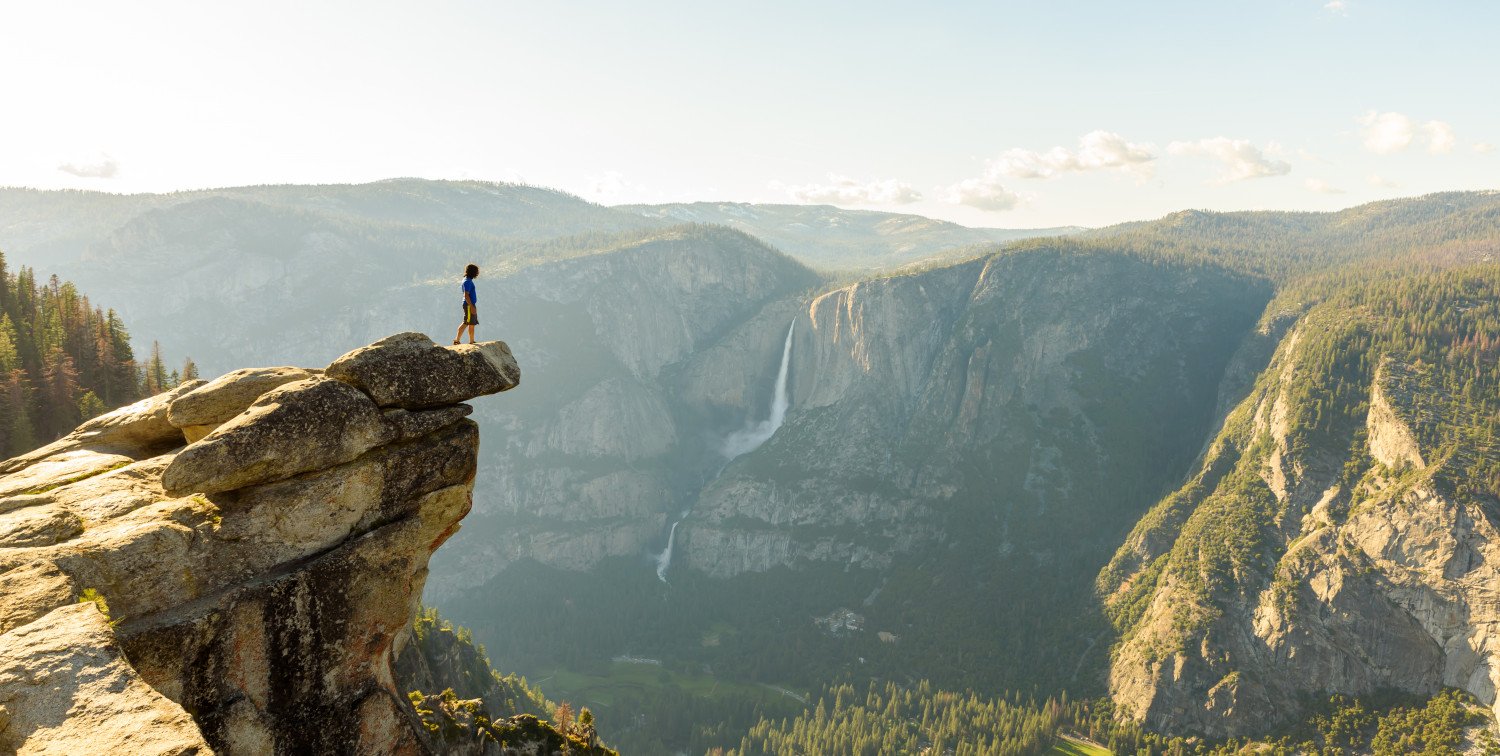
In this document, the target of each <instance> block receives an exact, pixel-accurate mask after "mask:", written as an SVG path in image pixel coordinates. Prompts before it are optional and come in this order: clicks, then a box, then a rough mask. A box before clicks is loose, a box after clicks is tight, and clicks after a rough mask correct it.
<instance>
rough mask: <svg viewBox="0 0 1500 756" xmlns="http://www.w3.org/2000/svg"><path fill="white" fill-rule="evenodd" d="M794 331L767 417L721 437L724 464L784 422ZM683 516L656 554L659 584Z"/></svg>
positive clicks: (794, 324)
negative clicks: (665, 545)
mask: <svg viewBox="0 0 1500 756" xmlns="http://www.w3.org/2000/svg"><path fill="white" fill-rule="evenodd" d="M796 330H797V321H796V320H793V321H792V324H791V325H790V326H788V327H787V329H786V343H785V344H782V346H781V368H780V369H779V370H777V371H776V390H775V392H773V393H772V395H771V416H770V417H767V418H766V419H765V420H762V421H760V422H758V423H755V424H753V425H746V426H745V427H744V428H742V429H740V430H737V431H735V432H733V433H731V434H729V435H728V436H726V437H725V438H724V443H723V444H722V445H721V446H720V447H719V449H720V451H721V452H722V453H723V454H724V457H725V459H726V462H725V464H728V462H727V460H732V459H734V458H735V457H738V456H740V455H743V454H748V453H750V452H753V451H755V450H756V449H759V448H760V445H761V444H764V443H765V442H766V441H769V440H770V438H771V436H773V435H775V434H776V430H777V429H778V428H780V427H781V424H782V423H783V422H785V421H786V411H787V408H788V407H789V406H791V399H790V398H789V397H788V396H787V391H786V376H787V372H788V368H789V365H790V364H791V361H792V334H793V333H794V332H795V331H796ZM687 515H688V513H687V512H683V513H682V515H681V516H679V517H678V518H677V519H676V520H674V521H672V529H671V530H670V531H668V532H667V547H666V548H665V549H662V551H661V553H660V554H658V555H657V556H656V577H657V578H658V579H659V580H661V581H662V582H663V583H665V582H667V569H668V568H670V567H671V566H672V545H673V543H674V542H675V541H676V540H677V526H678V525H681V524H682V519H683V518H684V517H687Z"/></svg>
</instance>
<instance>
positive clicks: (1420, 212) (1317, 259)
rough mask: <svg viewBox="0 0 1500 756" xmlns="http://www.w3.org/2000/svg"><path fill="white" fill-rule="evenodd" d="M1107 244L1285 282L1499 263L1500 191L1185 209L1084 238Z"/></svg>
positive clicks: (1091, 234)
mask: <svg viewBox="0 0 1500 756" xmlns="http://www.w3.org/2000/svg"><path fill="white" fill-rule="evenodd" d="M1080 236H1081V237H1083V238H1087V239H1090V240H1093V241H1097V242H1099V243H1101V244H1104V245H1106V246H1128V247H1130V248H1134V249H1141V250H1149V251H1153V252H1155V253H1158V254H1179V255H1187V256H1197V255H1207V256H1209V257H1212V258H1213V259H1216V260H1218V261H1220V262H1221V263H1223V264H1225V265H1231V266H1234V267H1238V268H1244V269H1247V270H1252V271H1256V272H1259V273H1262V274H1265V275H1270V276H1272V277H1274V278H1276V279H1278V280H1279V281H1282V282H1287V281H1291V280H1294V279H1295V278H1297V277H1298V276H1302V275H1307V274H1317V273H1320V272H1325V271H1328V270H1330V269H1334V268H1339V267H1342V266H1345V265H1350V264H1376V265H1388V264H1403V263H1427V264H1435V265H1463V264H1471V263H1483V262H1492V261H1497V260H1500V191H1481V192H1442V193H1438V194H1429V195H1425V196H1421V197H1410V198H1404V199H1394V200H1385V201H1382V202H1371V203H1368V204H1364V205H1357V206H1355V207H1351V208H1348V209H1346V210H1339V211H1337V212H1331V213H1317V212H1288V211H1277V210H1261V211H1244V212H1209V211H1203V210H1182V211H1179V212H1176V213H1172V214H1171V215H1168V216H1166V217H1164V218H1161V219H1159V220H1154V221H1139V222H1134V223H1123V224H1120V225H1117V226H1109V227H1106V228H1101V229H1096V230H1093V231H1088V232H1085V233H1083V234H1081V235H1080Z"/></svg>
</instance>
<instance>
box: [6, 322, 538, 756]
mask: <svg viewBox="0 0 1500 756" xmlns="http://www.w3.org/2000/svg"><path fill="white" fill-rule="evenodd" d="M390 343H397V344H400V345H402V351H399V352H393V351H392V350H390V349H389V344H390ZM382 354H390V355H391V361H392V363H393V364H390V365H386V364H383V363H382V359H381V355H382ZM423 360H430V361H431V363H432V364H431V369H430V370H429V371H428V372H429V373H430V374H431V375H433V376H436V377H437V378H438V379H440V380H439V383H440V384H441V385H440V386H439V387H438V388H437V389H427V388H423V387H421V386H419V385H417V384H418V383H419V382H418V381H415V380H414V376H417V375H420V374H421V373H422V362H423ZM340 364H343V365H350V364H354V365H357V366H358V369H356V370H353V371H348V372H346V371H329V372H330V373H332V374H337V375H339V376H341V377H347V378H348V379H349V381H348V382H346V381H345V380H340V379H339V378H334V377H327V376H325V375H319V374H318V373H319V372H321V371H304V370H300V369H296V368H272V369H264V370H253V371H239V372H237V373H234V374H230V375H226V376H224V377H223V378H221V379H218V380H215V381H213V382H211V383H209V384H207V385H204V384H202V383H201V382H199V383H194V384H191V385H187V386H184V387H181V388H179V389H177V390H175V391H173V392H171V393H168V394H163V395H159V396H156V397H152V398H150V399H147V400H145V401H143V402H140V403H138V404H136V405H132V406H130V407H125V408H123V409H120V410H116V411H115V412H112V413H109V414H107V415H105V416H102V417H100V418H97V419H95V420H92V421H90V422H88V423H86V424H84V425H83V426H81V427H80V428H79V429H78V430H77V431H75V432H74V433H72V434H70V435H69V436H68V437H66V438H64V439H62V440H60V441H58V442H57V443H54V444H52V445H49V446H48V447H45V448H43V449H40V450H38V451H37V452H34V453H32V454H29V455H26V456H25V457H21V458H17V459H15V460H10V461H7V462H6V463H4V464H3V465H0V471H3V475H4V477H3V478H0V588H3V590H0V750H14V751H18V752H20V753H103V752H114V753H182V754H189V753H210V752H214V753H220V754H264V753H303V752H317V753H423V752H426V751H427V750H428V748H427V746H426V745H425V744H424V741H423V740H422V734H421V729H422V728H421V724H420V722H419V720H418V719H417V717H416V715H415V713H414V711H413V709H412V708H411V706H410V703H409V701H408V700H407V699H406V697H405V691H404V690H402V689H401V686H399V685H398V684H397V683H396V681H395V678H394V675H393V671H392V664H393V661H394V659H395V658H396V657H397V655H399V653H400V652H401V650H402V648H403V647H404V646H405V644H406V643H407V640H408V637H409V635H410V627H411V622H412V619H413V616H414V614H415V612H416V608H417V602H418V600H419V598H420V596H421V591H422V586H423V583H424V582H425V579H426V574H427V561H428V558H429V557H430V556H431V554H432V552H433V551H434V550H435V549H436V548H437V547H438V546H440V545H441V544H442V543H443V542H444V541H445V540H446V539H447V538H448V537H449V536H451V535H452V534H453V533H454V532H455V531H456V530H457V529H458V523H459V520H461V519H462V518H463V516H464V515H465V514H466V513H467V512H468V510H469V508H470V503H471V493H472V487H473V481H474V473H475V467H476V457H477V452H478V446H479V434H478V429H477V426H476V425H475V424H474V423H473V422H471V421H469V420H466V419H465V416H466V415H467V414H468V413H469V408H468V407H467V406H466V405H461V404H457V402H459V401H462V400H464V399H468V398H472V397H475V396H481V395H484V394H490V393H494V392H496V391H502V390H505V389H508V388H510V387H513V386H514V385H515V384H516V381H517V380H518V378H519V370H518V368H517V367H516V363H515V361H514V359H513V358H512V357H511V356H510V352H509V350H508V349H507V348H506V347H505V345H504V344H502V343H498V342H494V343H490V344H484V345H479V346H475V347H468V348H464V349H448V348H444V347H437V346H435V345H433V344H432V342H431V341H430V340H428V339H426V337H422V336H420V335H418V334H402V335H400V336H397V337H392V339H388V340H386V341H385V342H381V343H379V344H376V345H372V346H371V347H368V348H366V349H364V350H360V351H359V352H356V353H353V354H351V355H350V356H348V357H346V358H344V359H342V360H340ZM466 368H472V371H471V372H469V373H465V372H464V370H465V369H466ZM497 376H498V378H497ZM356 384H357V387H356ZM231 413H232V414H231ZM195 429H196V430H204V429H207V432H206V434H200V433H197V432H195ZM194 436H198V437H197V438H196V439H194V440H192V441H191V443H190V442H189V440H190V439H192V438H193V437H194ZM80 600H83V603H80ZM106 606H107V610H108V612H109V616H108V617H106V616H105V614H104V613H103V609H104V607H106Z"/></svg>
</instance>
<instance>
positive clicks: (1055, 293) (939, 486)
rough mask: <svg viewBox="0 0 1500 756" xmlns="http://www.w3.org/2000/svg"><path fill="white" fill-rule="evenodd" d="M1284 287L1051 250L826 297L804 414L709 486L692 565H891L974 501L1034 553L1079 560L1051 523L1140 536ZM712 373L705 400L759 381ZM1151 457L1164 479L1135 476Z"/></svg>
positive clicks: (727, 570) (806, 356)
mask: <svg viewBox="0 0 1500 756" xmlns="http://www.w3.org/2000/svg"><path fill="white" fill-rule="evenodd" d="M1122 281H1128V282H1130V284H1129V285H1128V286H1127V285H1123V284H1122ZM1265 296H1266V291H1265V289H1264V288H1262V287H1259V286H1257V285H1255V284H1254V283H1247V282H1245V281H1240V280H1237V279H1236V278H1235V277H1234V276H1232V275H1229V274H1227V273H1225V272H1223V271H1219V270H1215V269H1197V270H1192V269H1178V268H1174V267H1172V266H1168V265H1159V264H1155V263H1151V262H1147V261H1144V260H1138V259H1133V258H1130V257H1127V256H1122V255H1091V254H1070V253H1057V252H1052V251H1046V250H1041V251H1035V252H1027V253H1018V254H1011V255H998V256H994V257H991V258H987V259H982V260H976V261H973V262H969V263H965V264H962V265H957V266H950V267H946V268H939V269H935V270H931V271H926V272H922V273H918V274H913V275H907V276H899V277H894V278H886V279H877V280H872V281H865V282H860V283H857V284H853V285H850V286H847V287H843V288H839V289H835V290H832V291H829V292H826V293H823V294H821V295H819V296H816V297H814V298H812V299H811V300H810V301H808V302H807V303H806V304H805V305H803V306H802V307H801V308H799V309H798V310H797V311H796V312H795V318H796V337H795V338H794V340H793V345H792V352H791V365H790V367H791V377H790V394H791V410H790V411H789V413H788V415H787V419H786V422H785V424H784V425H783V426H782V427H781V429H780V430H778V431H777V433H776V435H775V436H774V437H772V438H771V439H770V440H769V441H768V442H767V443H766V444H765V446H763V447H761V448H760V449H758V450H756V451H755V452H753V453H751V454H747V455H745V456H744V457H741V458H739V459H736V460H735V461H733V462H732V463H731V464H729V466H728V467H727V468H725V469H724V471H723V472H722V474H720V475H719V476H718V477H717V479H716V480H714V481H712V482H710V483H709V484H708V485H707V486H706V487H705V488H704V490H703V492H702V494H701V496H700V498H699V499H698V501H697V502H696V505H695V506H694V508H693V510H692V514H691V515H689V517H688V518H687V519H686V520H685V521H684V524H683V528H682V529H681V531H680V532H679V537H680V538H681V539H682V546H683V552H684V554H685V561H684V563H685V564H686V565H688V566H690V567H692V568H695V569H699V570H702V571H704V572H707V573H709V574H711V575H715V576H721V577H725V576H731V575H735V574H739V573H742V572H746V571H764V570H767V569H771V568H773V567H777V566H785V565H796V564H799V563H800V564H805V563H818V562H822V563H831V564H838V565H854V566H860V567H868V568H876V569H881V568H885V567H887V566H889V565H890V564H891V563H892V560H893V559H894V558H895V557H896V556H898V555H900V554H905V553H911V552H914V551H920V550H921V548H922V547H923V546H930V545H932V544H935V543H947V542H950V541H956V540H963V536H962V535H960V534H959V531H960V530H962V529H961V528H960V529H955V527H954V525H953V521H952V519H951V518H952V517H953V515H954V514H955V513H956V512H977V513H979V515H980V516H982V518H983V520H984V521H985V522H986V523H987V524H986V525H985V526H983V527H984V528H985V529H986V530H988V529H990V528H991V527H993V530H994V532H993V534H992V535H993V537H994V538H995V539H996V541H995V543H994V544H992V548H994V549H998V550H999V551H1000V552H1001V553H1010V552H1013V551H1014V552H1017V553H1019V554H1022V555H1025V556H1026V557H1027V558H1032V557H1038V556H1039V557H1040V558H1041V559H1043V560H1046V559H1050V558H1053V557H1061V556H1062V555H1060V554H1051V553H1048V554H1043V553H1042V552H1043V551H1050V550H1051V549H1053V548H1055V547H1056V546H1057V541H1058V539H1054V538H1048V537H1046V536H1045V534H1046V533H1048V532H1049V531H1050V532H1057V531H1059V530H1061V531H1064V532H1075V531H1074V530H1073V528H1076V527H1077V526H1078V525H1080V524H1082V523H1084V522H1088V523H1090V525H1089V526H1088V527H1086V528H1081V529H1079V531H1078V532H1085V533H1088V534H1089V537H1099V538H1101V539H1102V538H1107V537H1108V536H1107V533H1109V532H1110V531H1111V530H1112V529H1113V530H1114V531H1115V532H1121V533H1122V532H1123V531H1124V530H1125V529H1126V528H1127V527H1128V522H1129V521H1130V520H1131V518H1132V517H1133V513H1134V512H1139V511H1140V509H1137V508H1136V507H1140V508H1141V509H1143V508H1144V500H1145V495H1146V492H1147V491H1148V490H1149V488H1150V487H1152V486H1159V485H1161V484H1162V482H1164V480H1165V479H1166V477H1165V476H1166V475H1168V474H1169V473H1168V472H1167V471H1168V470H1170V469H1171V467H1172V466H1176V465H1180V466H1184V467H1185V465H1186V462H1187V461H1188V460H1189V459H1190V458H1191V455H1192V454H1193V453H1194V452H1195V451H1196V450H1197V446H1198V443H1199V441H1198V438H1197V437H1196V434H1195V433H1193V429H1194V428H1204V427H1206V426H1207V424H1208V422H1209V418H1210V416H1211V411H1212V406H1213V397H1214V391H1215V387H1216V386H1217V383H1218V380H1219V376H1220V375H1221V374H1222V371H1223V369H1224V365H1225V364H1226V362H1227V360H1228V359H1229V356H1230V347H1229V344H1232V343H1234V342H1235V341H1238V339H1239V337H1240V335H1241V334H1242V333H1244V331H1245V330H1246V329H1247V328H1248V326H1249V324H1250V323H1251V322H1252V321H1253V318H1254V314H1255V313H1256V312H1258V311H1259V309H1260V307H1261V306H1262V305H1263V302H1264V299H1263V297H1265ZM775 325H776V324H774V323H761V322H752V324H751V325H749V326H747V328H752V329H756V330H763V329H766V328H768V327H771V328H774V326H775ZM783 327H784V326H783ZM772 333H773V334H775V333H776V331H772ZM773 348H774V347H773ZM719 356H720V355H718V354H716V353H714V352H712V351H710V352H706V353H705V354H704V355H703V360H705V361H707V360H713V359H715V358H716V357H719ZM766 362H767V363H774V360H773V359H767V360H766ZM693 369H694V370H695V372H693V373H692V374H693V375H694V376H695V377H697V380H696V381H695V382H694V383H692V384H690V386H691V387H695V388H697V387H701V391H702V394H701V395H700V396H702V399H701V400H702V401H705V402H706V401H711V397H714V396H728V397H736V396H739V395H742V394H743V393H745V392H744V391H741V390H737V389H731V388H727V387H723V386H713V385H712V384H711V383H710V382H709V380H708V379H707V378H706V377H699V376H713V375H715V374H716V373H715V371H711V370H709V369H708V368H707V367H706V366H701V363H694V366H693ZM739 372H740V374H741V375H749V376H755V375H756V372H757V371H753V370H741V371H739ZM688 396H689V398H690V399H691V398H693V394H692V393H691V392H689V393H688ZM1147 460H1150V461H1151V463H1152V467H1153V468H1154V469H1156V470H1159V471H1161V473H1162V476H1161V477H1157V478H1150V477H1149V476H1147V477H1142V476H1139V475H1134V474H1125V475H1119V474H1117V473H1118V472H1119V471H1128V470H1130V469H1131V468H1132V466H1136V465H1142V466H1144V465H1145V462H1146V461H1147ZM1179 469H1181V468H1179ZM1137 502H1139V503H1137ZM969 529H970V533H969V534H970V535H977V532H976V531H974V530H973V527H972V526H970V528H969ZM1073 543H1076V544H1077V545H1078V547H1079V548H1085V546H1089V547H1092V546H1094V545H1095V544H1083V543H1081V542H1077V541H1074V542H1073ZM1041 544H1046V545H1045V546H1043V545H1041Z"/></svg>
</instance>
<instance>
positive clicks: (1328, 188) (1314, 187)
mask: <svg viewBox="0 0 1500 756" xmlns="http://www.w3.org/2000/svg"><path fill="white" fill-rule="evenodd" d="M1302 185H1303V186H1305V187H1307V190H1308V191H1310V192H1317V193H1318V194H1343V193H1344V190H1343V189H1340V188H1338V187H1336V186H1332V185H1330V184H1329V183H1328V182H1327V181H1324V180H1323V179H1319V178H1310V179H1308V180H1306V181H1304V182H1302Z"/></svg>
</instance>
